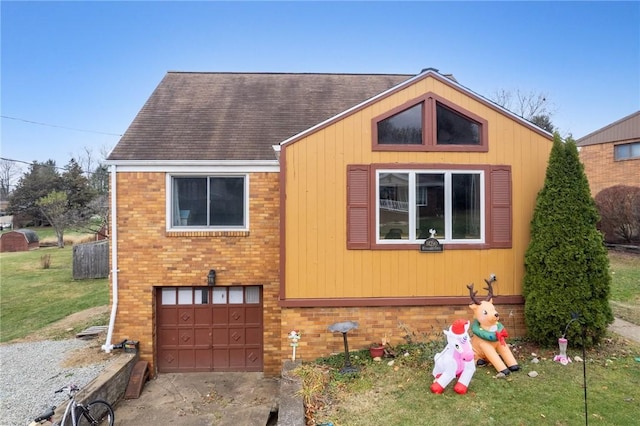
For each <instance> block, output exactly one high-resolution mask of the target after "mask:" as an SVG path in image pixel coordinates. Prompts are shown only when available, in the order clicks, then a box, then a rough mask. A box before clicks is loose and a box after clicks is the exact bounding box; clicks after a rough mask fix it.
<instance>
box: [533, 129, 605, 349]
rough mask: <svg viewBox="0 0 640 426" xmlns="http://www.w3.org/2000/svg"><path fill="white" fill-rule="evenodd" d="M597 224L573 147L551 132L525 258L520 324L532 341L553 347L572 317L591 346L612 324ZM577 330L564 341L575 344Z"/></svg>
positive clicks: (579, 339) (578, 336)
mask: <svg viewBox="0 0 640 426" xmlns="http://www.w3.org/2000/svg"><path fill="white" fill-rule="evenodd" d="M598 220H599V216H598V211H597V209H596V206H595V202H594V201H593V198H591V193H590V190H589V183H588V181H587V177H586V175H585V174H584V167H583V165H582V163H580V159H579V157H578V150H577V148H576V144H575V142H574V141H573V140H572V139H570V138H569V139H567V141H566V142H565V143H563V142H562V140H561V139H560V135H559V134H558V133H557V132H556V133H555V135H554V141H553V148H552V150H551V154H550V156H549V163H548V165H547V172H546V178H545V184H544V187H543V188H542V190H541V191H540V192H539V193H538V198H537V201H536V207H535V210H534V213H533V219H532V221H531V242H530V243H529V247H528V248H527V252H526V254H525V276H524V283H523V295H524V297H525V322H526V324H527V329H528V334H529V336H530V337H531V338H532V339H533V340H534V341H536V342H538V343H541V344H545V345H553V344H555V342H556V341H557V339H558V337H560V336H561V335H562V334H564V332H565V328H566V326H567V324H568V323H569V321H570V320H571V319H572V314H578V315H580V319H579V321H578V322H579V323H580V324H581V325H582V326H584V327H585V330H586V341H585V342H584V343H585V345H587V346H591V345H593V344H595V343H597V342H598V341H599V340H600V339H601V338H602V337H603V336H604V335H605V333H606V330H607V326H608V325H609V324H610V323H611V322H613V315H612V313H611V307H610V306H609V292H610V285H611V276H610V275H609V258H608V254H607V250H606V247H605V246H604V241H603V237H602V234H601V233H600V232H599V231H598V229H597V228H596V224H597V222H598ZM582 326H579V325H575V324H574V325H573V326H571V327H569V328H568V329H567V334H566V336H565V337H567V339H569V341H570V342H571V343H573V344H581V343H582Z"/></svg>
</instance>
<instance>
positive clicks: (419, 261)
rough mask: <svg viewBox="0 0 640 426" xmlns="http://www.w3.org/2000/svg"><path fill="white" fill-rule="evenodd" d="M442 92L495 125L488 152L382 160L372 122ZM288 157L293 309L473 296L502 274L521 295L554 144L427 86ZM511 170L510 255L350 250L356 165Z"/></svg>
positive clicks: (502, 288) (385, 155)
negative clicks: (472, 289)
mask: <svg viewBox="0 0 640 426" xmlns="http://www.w3.org/2000/svg"><path fill="white" fill-rule="evenodd" d="M428 91H432V92H434V93H436V94H437V95H439V96H442V97H444V98H446V99H448V100H449V101H451V102H453V103H454V104H456V105H458V106H460V107H461V108H464V109H466V110H468V111H471V112H473V113H475V114H477V115H479V116H480V117H483V118H485V119H486V120H487V121H488V127H489V128H488V137H489V151H488V152H380V151H376V152H373V151H372V149H371V146H372V144H371V119H372V118H373V117H375V116H377V115H379V114H381V113H384V111H386V110H389V109H392V108H394V107H395V106H397V105H401V104H403V103H405V102H407V101H409V100H411V99H413V98H416V97H418V96H420V95H421V94H423V93H425V92H428ZM283 149H285V150H286V157H285V158H286V160H285V161H286V167H285V172H286V177H285V178H286V202H285V203H286V205H285V210H286V217H285V227H286V234H285V238H286V246H285V250H286V251H285V254H286V269H285V271H284V278H285V283H286V284H285V286H286V299H305V298H358V297H365V298H376V297H414V296H416V297H419V296H424V297H429V296H467V295H468V290H467V288H466V284H468V283H471V282H475V283H476V286H477V287H479V286H480V285H481V284H482V282H483V281H482V280H483V278H487V277H488V276H489V274H492V273H494V274H496V276H497V277H498V284H497V286H496V292H497V295H520V294H521V282H522V277H523V274H524V265H523V262H524V252H525V250H526V248H527V245H528V243H529V238H530V236H529V223H530V221H531V217H532V214H533V208H534V206H535V199H536V195H537V193H538V191H539V190H540V188H541V187H542V185H543V183H544V177H545V171H546V165H547V160H548V156H549V151H550V149H551V141H550V140H549V139H548V138H546V137H544V136H542V135H540V134H539V133H536V132H534V131H532V130H531V129H529V128H527V127H525V126H523V125H522V124H520V123H518V122H517V121H515V120H513V119H511V118H509V117H508V116H505V115H503V114H501V113H499V112H497V111H495V110H494V109H492V108H489V107H488V106H486V105H484V104H483V103H481V102H478V101H477V100H476V99H474V98H472V97H469V96H467V95H466V94H464V93H462V92H459V91H458V90H456V89H455V88H453V87H450V86H448V85H445V84H443V83H441V82H440V81H437V80H435V79H432V78H427V79H424V80H420V81H418V82H416V84H414V85H412V86H409V87H407V88H406V89H404V90H402V91H399V92H397V93H394V94H392V95H391V96H389V97H387V98H384V99H382V100H380V101H379V102H377V103H374V104H372V105H370V106H367V107H365V108H363V109H361V110H359V111H357V112H355V113H353V114H352V115H349V116H347V117H345V118H344V119H343V120H340V121H338V122H336V123H334V124H332V125H330V126H328V127H325V128H323V129H321V130H319V131H317V132H315V133H313V134H310V135H308V136H307V137H305V138H304V139H301V140H298V141H296V142H294V143H291V144H288V145H285V147H284V148H283ZM372 163H403V164H411V163H444V164H483V165H511V167H512V169H511V170H512V201H513V204H512V215H513V219H512V220H513V229H512V235H513V246H512V248H510V249H492V250H479V249H478V250H447V249H445V251H444V252H442V253H420V252H419V251H418V250H416V249H407V250H347V249H346V233H347V230H346V226H347V224H346V223H347V221H346V200H347V193H346V188H347V182H346V171H347V165H349V164H372Z"/></svg>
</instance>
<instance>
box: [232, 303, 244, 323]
mask: <svg viewBox="0 0 640 426" xmlns="http://www.w3.org/2000/svg"><path fill="white" fill-rule="evenodd" d="M228 322H229V325H243V324H244V322H245V314H244V308H241V307H237V306H234V307H232V308H230V309H229V319H228Z"/></svg>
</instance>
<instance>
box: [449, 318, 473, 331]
mask: <svg viewBox="0 0 640 426" xmlns="http://www.w3.org/2000/svg"><path fill="white" fill-rule="evenodd" d="M468 323H469V321H467V320H463V319H457V320H455V321H454V322H453V324H452V325H451V331H452V332H454V333H455V334H462V333H464V332H465V329H464V326H465V325H467V324H468Z"/></svg>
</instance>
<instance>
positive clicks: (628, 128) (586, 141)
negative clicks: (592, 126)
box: [576, 111, 640, 146]
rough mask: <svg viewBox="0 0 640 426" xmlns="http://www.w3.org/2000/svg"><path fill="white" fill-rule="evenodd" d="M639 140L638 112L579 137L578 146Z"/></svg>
mask: <svg viewBox="0 0 640 426" xmlns="http://www.w3.org/2000/svg"><path fill="white" fill-rule="evenodd" d="M639 138H640V111H636V112H634V113H632V114H629V115H627V116H626V117H623V118H621V119H620V120H617V121H614V122H613V123H610V124H607V125H606V126H604V127H602V128H600V129H598V130H596V131H594V132H591V133H589V134H588V135H586V136H583V137H581V138H580V139H578V140H577V141H576V145H578V146H586V145H596V144H601V143H609V142H621V141H628V140H633V139H639Z"/></svg>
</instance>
